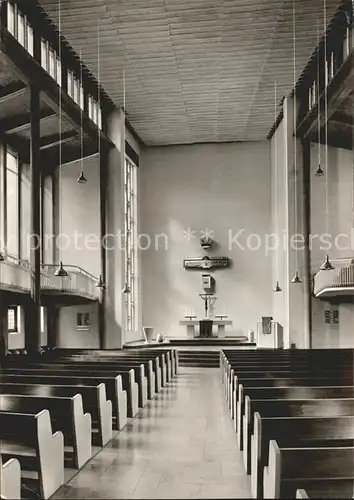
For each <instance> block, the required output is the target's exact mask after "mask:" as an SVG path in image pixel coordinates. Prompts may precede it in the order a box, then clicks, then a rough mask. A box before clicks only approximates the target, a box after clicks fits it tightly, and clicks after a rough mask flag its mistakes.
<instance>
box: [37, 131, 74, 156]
mask: <svg viewBox="0 0 354 500" xmlns="http://www.w3.org/2000/svg"><path fill="white" fill-rule="evenodd" d="M74 137H77V133H76V132H75V131H71V130H70V131H68V132H63V133H62V135H61V138H60V137H59V134H52V135H48V136H47V137H43V138H42V139H41V141H40V150H41V151H44V150H45V149H50V148H53V147H54V146H58V145H59V144H65V143H66V142H70V141H71V139H73V138H74Z"/></svg>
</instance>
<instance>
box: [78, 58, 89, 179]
mask: <svg viewBox="0 0 354 500" xmlns="http://www.w3.org/2000/svg"><path fill="white" fill-rule="evenodd" d="M83 93H84V89H83V86H82V49H80V96H79V100H80V151H81V172H80V175H79V177H78V179H77V182H78V183H79V184H86V183H87V179H86V177H85V173H84V131H83V109H82V108H83V102H82V100H83V99H82V97H83Z"/></svg>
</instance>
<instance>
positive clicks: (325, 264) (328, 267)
mask: <svg viewBox="0 0 354 500" xmlns="http://www.w3.org/2000/svg"><path fill="white" fill-rule="evenodd" d="M323 24H324V29H325V31H326V29H327V13H326V0H324V12H323ZM323 51H324V60H325V82H324V83H325V87H324V113H325V116H324V118H325V123H324V127H325V176H326V234H329V186H328V83H329V77H328V64H327V36H325V38H324V48H323ZM332 269H334V266H333V265H332V264H331V261H330V259H329V255H328V254H327V255H326V257H325V260H324V261H323V263H322V264H321V266H320V270H321V271H331V270H332Z"/></svg>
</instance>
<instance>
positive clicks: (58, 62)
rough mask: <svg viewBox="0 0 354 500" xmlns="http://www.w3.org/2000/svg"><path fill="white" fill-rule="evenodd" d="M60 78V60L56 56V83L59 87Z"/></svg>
mask: <svg viewBox="0 0 354 500" xmlns="http://www.w3.org/2000/svg"><path fill="white" fill-rule="evenodd" d="M61 79H62V72H61V62H60V59H59V57H57V78H56V80H57V84H58V85H59V87H61Z"/></svg>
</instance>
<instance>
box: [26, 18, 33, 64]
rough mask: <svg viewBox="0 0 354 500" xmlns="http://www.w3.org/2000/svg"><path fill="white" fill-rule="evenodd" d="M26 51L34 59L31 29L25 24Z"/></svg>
mask: <svg viewBox="0 0 354 500" xmlns="http://www.w3.org/2000/svg"><path fill="white" fill-rule="evenodd" d="M27 50H28V52H29V53H30V54H31V56H32V57H34V38H33V28H32V26H31V25H30V24H28V23H27Z"/></svg>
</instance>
